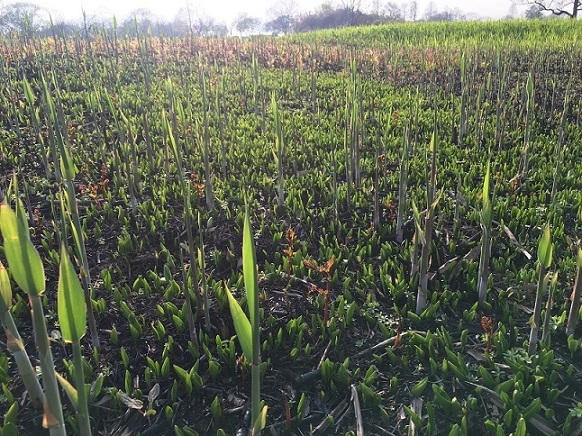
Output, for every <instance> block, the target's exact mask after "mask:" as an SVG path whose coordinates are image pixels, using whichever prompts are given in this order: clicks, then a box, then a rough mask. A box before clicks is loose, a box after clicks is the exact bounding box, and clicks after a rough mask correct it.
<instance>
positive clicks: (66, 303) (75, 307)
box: [58, 244, 87, 342]
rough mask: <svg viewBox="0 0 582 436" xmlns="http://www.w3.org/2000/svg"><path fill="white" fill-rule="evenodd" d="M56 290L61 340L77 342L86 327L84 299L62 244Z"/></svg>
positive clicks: (83, 334)
mask: <svg viewBox="0 0 582 436" xmlns="http://www.w3.org/2000/svg"><path fill="white" fill-rule="evenodd" d="M58 289H59V294H58V314H59V324H60V325H61V334H62V336H63V340H64V341H65V342H79V341H80V340H81V338H82V337H83V336H85V331H86V325H87V313H86V311H85V297H84V293H83V287H82V286H81V282H80V281H79V277H78V276H77V273H76V272H75V268H74V267H73V264H72V263H71V260H70V259H69V253H67V249H66V248H65V245H64V244H63V245H62V247H61V265H60V268H59V288H58Z"/></svg>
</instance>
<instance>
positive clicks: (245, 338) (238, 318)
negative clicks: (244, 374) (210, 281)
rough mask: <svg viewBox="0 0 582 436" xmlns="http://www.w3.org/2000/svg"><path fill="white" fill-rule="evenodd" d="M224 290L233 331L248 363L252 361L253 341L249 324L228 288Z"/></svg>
mask: <svg viewBox="0 0 582 436" xmlns="http://www.w3.org/2000/svg"><path fill="white" fill-rule="evenodd" d="M225 289H226V295H227V296H228V303H229V306H230V314H231V315H232V320H233V322H234V329H235V330H236V334H237V336H238V340H239V342H240V346H241V348H242V350H243V354H244V355H245V357H246V358H247V359H248V360H249V361H252V358H253V341H252V331H251V323H250V321H249V319H248V318H247V316H246V315H245V313H244V312H243V310H242V308H241V307H240V304H238V301H236V299H235V298H234V297H233V295H232V293H231V292H230V290H229V289H228V288H225Z"/></svg>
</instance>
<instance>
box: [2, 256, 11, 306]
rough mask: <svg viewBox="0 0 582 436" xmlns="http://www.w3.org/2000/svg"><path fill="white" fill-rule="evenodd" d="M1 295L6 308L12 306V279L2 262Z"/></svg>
mask: <svg viewBox="0 0 582 436" xmlns="http://www.w3.org/2000/svg"><path fill="white" fill-rule="evenodd" d="M0 295H1V296H2V301H4V305H5V307H6V308H10V307H11V306H12V286H10V278H9V277H8V272H7V271H6V268H5V267H4V264H3V263H2V262H0Z"/></svg>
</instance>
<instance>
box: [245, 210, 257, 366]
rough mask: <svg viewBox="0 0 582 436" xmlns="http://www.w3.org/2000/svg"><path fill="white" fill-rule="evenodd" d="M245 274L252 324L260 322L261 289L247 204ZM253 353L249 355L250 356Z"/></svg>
mask: <svg viewBox="0 0 582 436" xmlns="http://www.w3.org/2000/svg"><path fill="white" fill-rule="evenodd" d="M242 256H243V275H244V282H245V289H246V291H247V304H248V306H249V315H250V316H249V319H250V321H251V324H255V323H258V322H259V319H258V318H259V316H258V314H259V308H258V307H257V305H258V301H259V294H258V293H259V289H258V284H257V283H258V280H257V260H256V257H255V244H254V242H253V234H252V229H251V220H250V218H249V208H248V205H247V206H246V211H245V221H244V227H243V247H242ZM250 357H251V355H249V356H247V358H250Z"/></svg>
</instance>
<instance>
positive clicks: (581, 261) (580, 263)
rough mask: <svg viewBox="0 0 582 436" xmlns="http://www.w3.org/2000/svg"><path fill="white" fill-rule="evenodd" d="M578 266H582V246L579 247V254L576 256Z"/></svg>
mask: <svg viewBox="0 0 582 436" xmlns="http://www.w3.org/2000/svg"><path fill="white" fill-rule="evenodd" d="M576 266H577V267H578V268H582V248H579V249H578V255H577V256H576Z"/></svg>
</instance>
